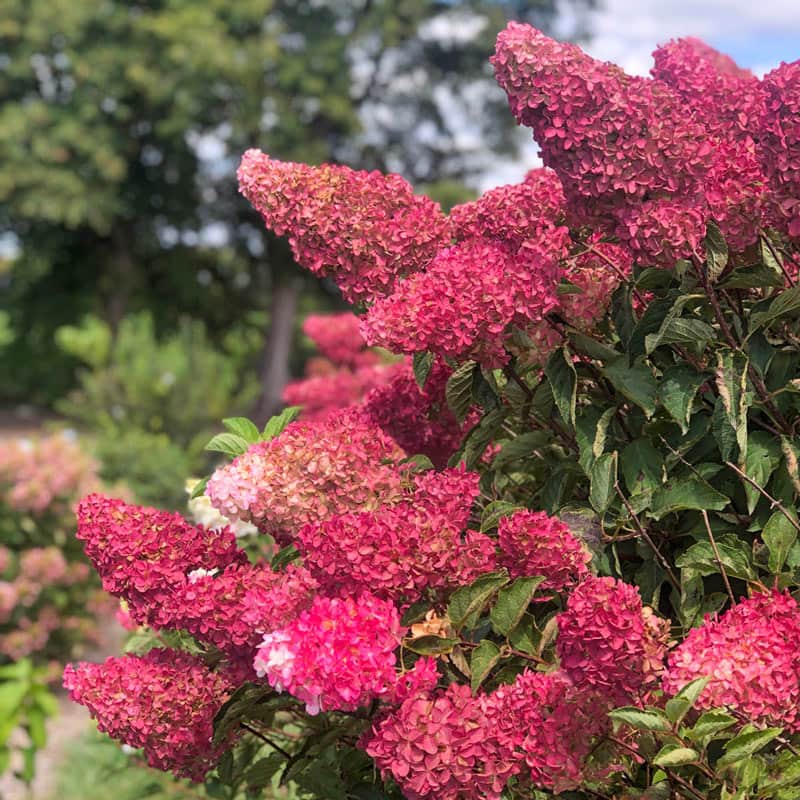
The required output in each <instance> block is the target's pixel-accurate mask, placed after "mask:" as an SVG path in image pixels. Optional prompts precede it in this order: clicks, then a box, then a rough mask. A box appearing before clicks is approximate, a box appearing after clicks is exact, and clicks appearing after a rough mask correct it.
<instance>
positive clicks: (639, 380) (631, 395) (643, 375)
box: [602, 358, 658, 417]
mask: <svg viewBox="0 0 800 800" xmlns="http://www.w3.org/2000/svg"><path fill="white" fill-rule="evenodd" d="M602 373H603V375H605V377H606V378H608V379H609V380H610V381H611V383H612V384H613V385H614V388H615V389H617V391H619V392H620V393H621V394H622V396H623V397H625V398H627V399H628V400H629V401H630V402H631V403H633V404H635V405H637V406H639V408H641V409H642V411H644V413H645V414H646V415H647V416H648V417H651V416H652V415H653V412H654V411H655V410H656V399H655V398H656V391H657V390H658V384H657V383H656V379H655V378H654V377H653V373H652V372H651V370H650V367H648V366H647V365H646V364H644V363H638V362H637V363H636V364H634V365H633V366H629V365H628V362H627V359H625V358H619V359H617V360H616V361H612V362H610V363H609V364H607V365H606V366H605V367H603V368H602Z"/></svg>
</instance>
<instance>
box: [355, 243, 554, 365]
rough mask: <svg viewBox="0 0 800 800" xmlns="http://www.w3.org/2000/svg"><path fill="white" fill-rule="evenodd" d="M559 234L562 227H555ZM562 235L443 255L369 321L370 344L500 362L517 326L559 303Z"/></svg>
mask: <svg viewBox="0 0 800 800" xmlns="http://www.w3.org/2000/svg"><path fill="white" fill-rule="evenodd" d="M557 230H558V231H561V229H557ZM564 243H565V242H564V241H562V240H561V239H559V238H558V234H556V235H554V237H553V239H550V240H547V241H546V242H543V243H540V242H525V243H523V245H522V246H521V247H520V249H519V250H516V251H515V249H514V248H512V247H511V246H509V245H507V244H503V243H501V242H499V241H493V240H488V239H477V238H476V239H469V240H465V241H463V242H460V243H459V244H457V245H454V246H453V247H449V248H447V249H445V250H442V251H441V252H440V253H439V255H437V257H436V258H435V259H434V260H433V261H432V262H431V263H430V264H429V265H428V268H427V270H426V271H425V272H424V273H417V274H415V275H412V276H411V277H410V278H408V279H407V280H405V281H402V282H401V283H399V284H398V285H397V287H396V289H395V291H394V293H393V294H392V295H390V296H389V297H385V298H382V299H380V300H378V301H377V302H376V303H375V304H374V305H373V306H372V307H371V308H370V310H369V312H368V313H367V316H366V317H365V318H364V326H363V331H364V335H365V337H366V339H367V341H368V342H369V343H370V344H377V345H380V346H382V347H386V348H387V349H389V350H393V351H400V352H405V353H414V352H418V351H422V350H430V351H431V352H434V353H437V354H439V355H441V356H445V357H451V358H456V359H465V358H473V359H475V360H477V361H480V362H481V363H482V364H485V365H487V366H489V365H494V366H496V365H499V364H503V363H505V362H506V361H507V360H508V356H507V354H506V353H505V351H504V349H503V343H504V340H505V338H506V336H507V335H508V332H509V330H510V328H511V326H512V325H516V326H517V327H523V328H524V327H526V326H527V325H529V324H530V323H531V322H533V321H535V320H539V319H541V318H542V317H543V316H544V315H545V314H546V313H547V312H548V311H550V310H551V309H552V308H554V307H555V305H556V284H557V281H558V276H559V274H560V269H559V264H558V257H559V255H560V249H559V248H560V245H562V244H564Z"/></svg>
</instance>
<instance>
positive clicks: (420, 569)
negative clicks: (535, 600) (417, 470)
mask: <svg viewBox="0 0 800 800" xmlns="http://www.w3.org/2000/svg"><path fill="white" fill-rule="evenodd" d="M478 477H479V476H478V475H477V473H469V472H461V471H457V470H447V471H445V472H443V473H435V472H431V473H429V474H428V475H426V476H425V478H424V479H423V481H422V488H421V490H420V491H418V492H416V493H415V494H414V495H413V496H411V497H410V498H409V500H408V501H405V502H402V503H398V504H395V505H387V506H383V507H381V508H379V509H376V510H375V511H370V512H362V513H354V514H343V515H339V516H334V517H331V518H330V519H328V520H326V521H324V522H323V523H321V524H318V525H314V524H312V525H307V526H306V527H305V528H303V529H301V531H300V533H299V534H298V537H297V547H298V548H299V550H300V552H301V553H302V554H303V558H304V563H305V565H306V566H307V567H308V569H309V570H310V571H311V573H312V574H313V575H314V577H315V578H316V579H317V580H319V582H320V584H322V586H323V587H325V588H326V589H327V590H328V591H331V592H342V593H345V594H348V593H355V592H358V591H359V590H360V589H361V588H362V587H364V586H367V587H369V589H370V591H371V592H373V593H374V594H376V595H378V596H379V597H384V598H389V599H392V600H394V601H395V602H397V603H399V604H401V605H403V606H405V605H408V604H410V603H413V602H415V601H416V600H419V599H420V598H421V597H423V596H424V595H425V594H426V593H429V592H435V593H436V594H438V595H439V596H441V597H443V596H445V595H446V594H447V593H449V592H450V591H452V590H453V589H455V588H457V587H458V586H459V585H463V584H465V583H469V582H471V581H472V580H473V579H474V578H476V577H477V576H478V575H480V574H482V573H484V572H490V571H492V569H494V568H495V567H496V560H495V546H494V542H493V541H492V539H490V538H489V537H488V536H486V535H484V534H481V533H477V532H476V531H467V532H466V533H465V532H464V528H465V527H466V523H467V520H468V518H469V515H470V509H471V507H472V504H473V502H474V500H475V497H476V495H477V494H478ZM437 490H439V491H437ZM437 495H438V496H437Z"/></svg>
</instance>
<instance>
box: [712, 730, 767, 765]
mask: <svg viewBox="0 0 800 800" xmlns="http://www.w3.org/2000/svg"><path fill="white" fill-rule="evenodd" d="M782 732H783V728H764V729H763V730H755V731H753V730H751V731H747V732H745V733H740V734H739V735H738V736H734V737H733V739H731V740H730V741H729V742H727V743H726V745H725V755H724V756H722V758H720V759H719V761H717V766H718V767H723V766H729V765H730V764H735V763H736V762H737V761H740V760H741V759H743V758H746V757H747V756H751V755H753V753H757V752H758V751H759V750H761V748H762V747H766V746H767V745H768V744H769V743H770V742H772V741H774V739H775V737H776V736H780V735H781V733H782Z"/></svg>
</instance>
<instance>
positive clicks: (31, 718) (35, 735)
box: [26, 708, 47, 750]
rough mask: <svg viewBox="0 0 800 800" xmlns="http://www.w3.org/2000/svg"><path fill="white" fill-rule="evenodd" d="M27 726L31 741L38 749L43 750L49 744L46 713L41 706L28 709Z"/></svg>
mask: <svg viewBox="0 0 800 800" xmlns="http://www.w3.org/2000/svg"><path fill="white" fill-rule="evenodd" d="M26 717H27V727H28V735H29V736H30V737H31V743H32V744H33V746H34V747H35V748H36V749H37V750H41V749H42V748H43V747H44V746H45V745H46V744H47V730H46V728H45V715H44V714H43V713H42V711H41V709H39V708H30V709H28V713H27V715H26Z"/></svg>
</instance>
